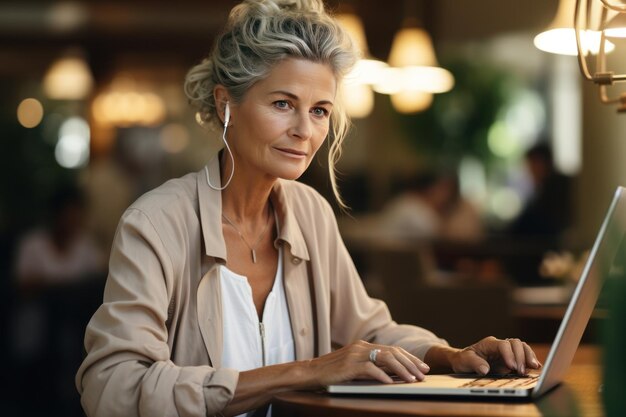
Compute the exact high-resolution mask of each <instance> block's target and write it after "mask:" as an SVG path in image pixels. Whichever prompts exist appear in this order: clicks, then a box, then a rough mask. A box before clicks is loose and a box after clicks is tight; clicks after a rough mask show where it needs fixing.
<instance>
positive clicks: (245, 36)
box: [185, 0, 357, 207]
mask: <svg viewBox="0 0 626 417" xmlns="http://www.w3.org/2000/svg"><path fill="white" fill-rule="evenodd" d="M286 58H299V59H306V60H309V61H312V62H316V63H322V64H326V65H328V66H329V67H330V68H331V70H332V72H333V74H334V75H335V77H336V78H337V81H338V85H339V89H340V88H341V87H340V85H341V80H342V79H343V77H344V76H345V75H346V74H347V73H348V72H349V71H350V69H351V68H352V66H353V65H354V64H355V62H356V59H357V53H356V50H355V49H354V46H353V43H352V41H351V39H350V37H349V36H348V35H347V33H346V32H345V31H344V30H343V29H342V28H341V27H340V26H339V24H338V23H337V22H336V21H335V19H333V18H332V17H331V16H329V15H328V14H327V13H326V11H325V10H324V4H323V3H322V0H244V1H243V2H242V3H241V4H239V5H237V6H235V7H234V8H233V9H232V10H231V12H230V15H229V17H228V23H227V25H226V28H225V30H224V32H223V33H222V34H221V35H220V36H219V37H218V38H217V41H216V43H215V46H214V48H213V51H212V53H211V54H210V55H209V56H208V57H207V58H205V59H204V60H203V61H202V62H201V63H200V64H198V65H196V66H194V67H192V68H191V70H190V71H189V72H188V73H187V77H186V80H185V94H186V95H187V97H188V98H189V100H190V102H191V104H192V105H194V106H195V107H196V108H197V111H198V118H199V121H200V122H201V123H209V124H212V125H214V126H215V125H220V120H219V117H218V114H217V107H216V103H215V97H214V96H213V90H214V88H215V86H216V85H218V84H221V85H223V86H224V87H225V88H226V89H227V90H228V92H229V94H230V95H231V97H232V99H233V101H234V102H236V103H237V102H241V101H242V100H243V98H244V96H245V94H246V92H247V91H248V90H249V89H250V87H252V86H253V85H254V84H255V83H256V82H257V81H260V80H262V79H264V78H265V77H267V75H268V74H269V72H270V71H271V70H272V68H273V67H274V66H275V65H276V64H278V63H279V62H281V61H282V60H284V59H286ZM337 96H338V100H337V102H336V103H335V106H334V110H333V112H332V115H331V121H330V122H331V132H330V136H331V144H330V148H329V153H328V165H329V167H328V168H329V174H330V179H331V185H332V188H333V192H334V194H335V197H336V199H337V201H338V203H339V204H340V205H341V206H342V207H345V205H344V203H343V200H342V198H341V195H340V194H339V190H338V186H337V179H336V172H335V165H336V162H337V161H338V160H339V157H340V156H341V144H342V142H343V140H344V139H345V137H346V135H347V133H348V127H349V119H348V116H347V114H346V111H345V107H344V106H343V105H342V103H341V100H340V97H341V94H340V91H338V93H337Z"/></svg>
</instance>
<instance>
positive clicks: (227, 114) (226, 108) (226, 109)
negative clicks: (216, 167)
mask: <svg viewBox="0 0 626 417" xmlns="http://www.w3.org/2000/svg"><path fill="white" fill-rule="evenodd" d="M228 122H230V106H229V105H228V101H227V102H226V106H224V131H223V133H222V140H223V141H224V146H225V147H226V150H227V151H228V154H229V155H230V162H231V170H230V176H229V177H228V180H227V181H226V184H224V186H223V187H216V186H215V185H213V184H211V178H210V177H209V167H208V166H205V167H204V171H205V172H206V182H207V184H209V187H211V188H212V189H214V190H215V191H222V190H223V189H225V188H226V187H228V184H230V180H232V179H233V174H234V173H235V158H234V157H233V152H232V151H231V150H230V146H228V141H227V140H226V129H228Z"/></svg>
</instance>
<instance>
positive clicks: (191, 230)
mask: <svg viewBox="0 0 626 417" xmlns="http://www.w3.org/2000/svg"><path fill="white" fill-rule="evenodd" d="M209 169H210V171H211V177H213V178H219V163H218V162H217V158H214V162H212V163H211V164H210V166H209ZM271 199H272V203H273V207H274V208H275V210H276V212H277V216H278V221H279V224H280V235H279V236H278V238H277V240H276V245H282V246H283V247H284V253H285V256H284V285H285V292H286V296H287V302H288V304H289V313H290V318H291V325H292V330H293V335H294V339H295V340H294V341H295V351H296V358H297V359H298V360H302V359H310V358H313V357H316V356H320V355H324V354H326V353H329V352H330V351H331V350H332V349H333V348H336V347H338V346H343V345H346V344H349V343H351V342H354V341H357V340H360V339H361V340H367V341H372V342H376V343H383V344H389V345H400V346H403V347H405V348H406V349H407V350H409V351H411V352H413V353H414V354H416V355H417V356H418V357H422V358H423V357H424V355H425V353H426V351H427V350H428V349H429V348H430V347H431V346H432V345H434V344H438V343H445V341H444V340H442V339H439V338H437V337H436V336H435V335H433V334H432V333H431V332H429V331H427V330H424V329H421V328H418V327H414V326H401V325H398V324H396V323H395V322H393V321H392V320H391V317H390V315H389V311H388V309H387V307H386V305H385V304H384V303H383V302H382V301H379V300H375V299H372V298H370V297H368V295H367V294H366V292H365V289H364V287H363V285H362V283H361V280H360V278H359V276H358V274H357V272H356V270H355V267H354V265H353V263H352V261H351V259H350V256H349V254H348V252H347V251H346V248H345V246H344V244H343V242H342V240H341V237H340V236H339V232H338V230H337V224H336V220H335V217H334V214H333V212H332V210H331V207H330V205H329V204H328V203H327V202H326V201H325V200H324V199H323V198H322V197H321V196H320V195H319V194H317V193H316V192H315V191H314V190H313V189H311V188H310V187H308V186H306V185H303V184H300V183H298V182H294V181H282V180H279V181H278V182H277V183H276V185H275V187H274V189H273V191H272V194H271ZM225 260H226V247H225V243H224V237H223V235H222V224H221V194H220V192H218V191H214V190H212V189H211V188H209V186H208V185H207V182H206V176H205V175H204V171H200V172H198V173H195V174H188V175H186V176H185V177H182V178H180V179H175V180H171V181H168V182H166V183H165V184H163V185H162V186H160V187H158V188H157V189H155V190H153V191H151V192H149V193H147V194H145V195H144V196H143V197H141V198H140V199H139V200H138V201H136V202H135V203H134V204H133V205H131V207H130V208H129V209H128V210H127V211H126V212H125V213H124V215H123V216H122V219H121V221H120V224H119V227H118V230H117V233H116V236H115V241H114V244H113V249H112V251H111V258H110V264H109V276H108V279H107V283H106V287H105V292H104V302H103V304H102V306H100V308H99V309H98V310H97V311H96V313H95V314H94V316H93V317H92V319H91V321H90V322H89V325H88V326H87V331H86V335H85V348H86V350H87V357H86V358H85V360H84V362H83V364H82V365H81V367H80V369H79V370H78V374H77V375H76V385H77V387H78V391H79V392H80V394H81V402H82V404H83V408H84V409H85V411H86V413H87V415H88V416H103V417H113V416H185V417H191V416H206V415H214V414H217V413H219V412H220V411H221V410H223V409H224V407H225V406H226V405H227V404H228V403H229V401H230V400H231V399H232V397H233V394H234V391H235V387H236V385H237V379H238V372H237V371H236V370H233V369H226V368H221V360H222V316H221V314H222V308H221V304H220V303H221V300H220V294H221V291H220V279H219V274H218V268H217V265H218V264H220V263H224V262H225Z"/></svg>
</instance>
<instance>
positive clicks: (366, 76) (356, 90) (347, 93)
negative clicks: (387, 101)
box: [336, 5, 387, 119]
mask: <svg viewBox="0 0 626 417" xmlns="http://www.w3.org/2000/svg"><path fill="white" fill-rule="evenodd" d="M336 18H337V21H338V22H339V24H340V25H341V26H342V27H343V28H344V30H345V31H346V32H348V34H349V35H350V37H351V38H352V41H353V42H354V44H355V46H356V48H357V49H358V50H359V52H360V54H361V57H362V58H361V59H359V61H358V62H357V63H356V65H355V66H354V69H353V70H352V71H351V72H350V74H348V75H347V76H346V79H345V83H344V90H343V97H344V102H345V106H346V111H347V112H348V114H349V115H350V117H353V118H357V119H358V118H364V117H367V116H368V115H369V114H370V113H371V112H372V109H373V108H374V92H373V91H372V88H371V85H372V84H374V83H375V82H377V80H378V79H379V72H380V69H381V68H384V67H386V66H387V64H386V63H384V62H382V61H379V60H377V59H374V58H372V57H371V55H370V53H369V48H368V47H367V41H366V38H365V29H364V28H363V22H362V21H361V19H360V18H359V17H358V16H357V15H356V14H355V13H354V11H353V10H352V9H351V8H350V7H349V6H347V5H344V6H343V11H341V12H340V13H339V14H337V16H336Z"/></svg>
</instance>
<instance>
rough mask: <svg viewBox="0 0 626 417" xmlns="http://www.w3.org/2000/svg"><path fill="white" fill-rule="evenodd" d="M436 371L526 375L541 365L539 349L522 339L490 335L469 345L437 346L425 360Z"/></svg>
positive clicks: (430, 350) (431, 349) (429, 352)
mask: <svg viewBox="0 0 626 417" xmlns="http://www.w3.org/2000/svg"><path fill="white" fill-rule="evenodd" d="M424 361H425V362H426V363H427V364H429V365H430V367H431V368H432V369H433V371H435V372H440V371H443V372H449V371H450V370H452V371H453V372H456V373H471V372H475V373H477V374H480V375H486V374H487V373H489V372H491V373H496V374H508V373H517V374H520V375H526V374H527V373H528V370H529V369H539V368H541V363H540V362H539V361H538V360H537V356H536V355H535V352H533V350H532V349H531V348H530V346H528V344H526V343H525V342H522V341H521V340H519V339H504V340H502V339H496V338H495V337H493V336H490V337H486V338H484V339H482V340H480V341H479V342H477V343H474V344H473V345H471V346H468V347H466V348H465V349H453V348H450V347H447V346H433V347H432V348H430V349H429V351H428V352H427V353H426V357H425V360H424Z"/></svg>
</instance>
